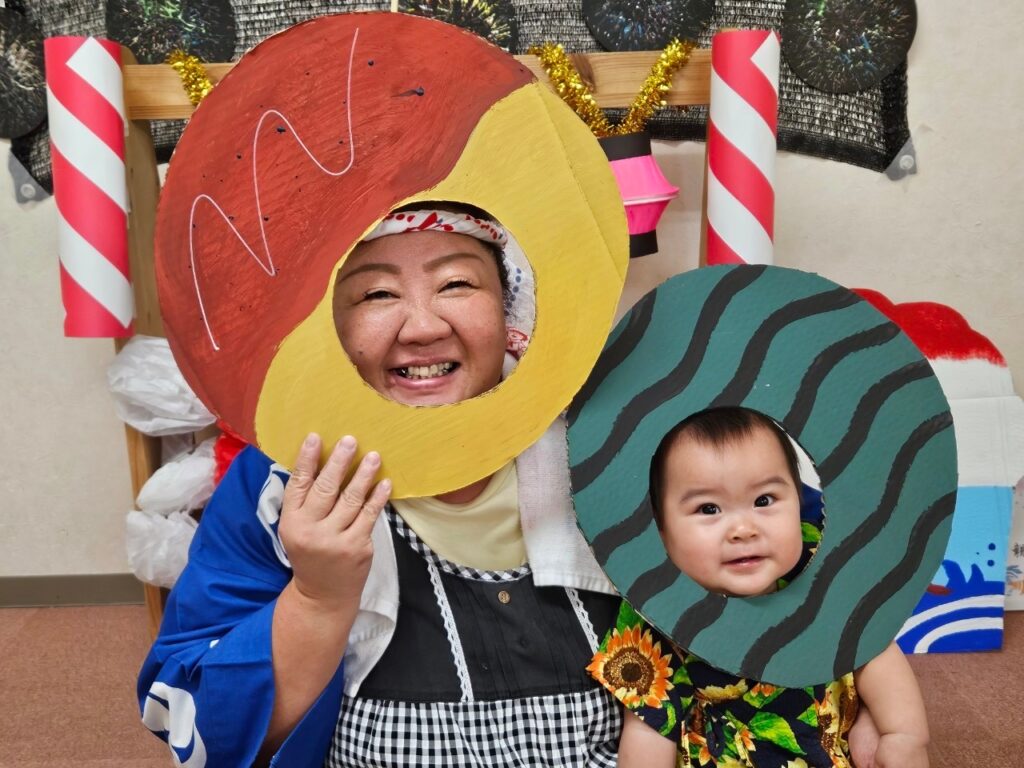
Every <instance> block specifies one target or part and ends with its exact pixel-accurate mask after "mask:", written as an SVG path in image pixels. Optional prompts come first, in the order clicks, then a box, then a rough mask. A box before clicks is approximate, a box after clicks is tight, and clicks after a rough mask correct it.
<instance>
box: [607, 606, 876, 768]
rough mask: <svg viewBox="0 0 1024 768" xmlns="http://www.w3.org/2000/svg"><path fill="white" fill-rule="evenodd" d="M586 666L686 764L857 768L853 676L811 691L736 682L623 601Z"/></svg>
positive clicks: (700, 766) (690, 766)
mask: <svg viewBox="0 0 1024 768" xmlns="http://www.w3.org/2000/svg"><path fill="white" fill-rule="evenodd" d="M663 648H665V649H666V650H665V651H663V650H662V649H663ZM587 671H588V672H590V674H591V675H592V676H593V677H594V679H595V680H597V681H598V682H599V683H601V684H602V685H604V686H605V687H606V688H607V689H608V690H609V691H611V692H612V694H614V696H615V697H616V698H617V699H618V700H619V701H620V702H621V703H622V704H623V706H625V707H626V708H627V709H629V710H630V711H632V712H633V714H635V715H637V716H639V717H640V719H642V720H643V721H644V722H645V723H646V724H647V725H649V726H651V727H652V728H654V729H655V730H656V731H658V732H659V733H660V734H662V735H663V736H665V737H667V738H669V739H671V740H672V741H675V742H676V743H677V744H678V745H679V749H678V753H677V754H678V758H677V765H678V766H680V767H681V768H684V767H685V768H703V767H704V766H741V767H742V766H747V767H748V768H852V765H853V764H852V762H851V761H850V758H849V750H848V747H847V744H846V733H847V731H848V730H849V728H850V725H852V723H853V719H854V717H855V715H856V712H857V694H856V691H855V689H854V685H853V675H852V674H848V675H844V676H843V677H842V678H840V679H839V680H836V681H834V682H832V683H829V684H827V685H816V686H811V687H807V688H782V687H778V686H773V685H768V684H766V683H758V682H757V681H756V680H746V679H743V678H739V677H736V676H735V675H731V674H729V673H728V672H723V671H721V670H719V669H715V668H714V667H712V666H711V665H709V664H707V663H706V662H704V661H702V660H701V659H699V658H698V657H696V656H694V655H693V654H687V653H685V652H682V651H680V649H678V648H676V647H675V646H674V645H672V643H671V642H670V641H669V640H668V639H667V638H664V637H663V636H661V635H659V634H657V633H656V632H655V631H654V630H652V629H651V627H650V626H649V625H648V624H647V623H646V622H645V621H644V620H643V618H641V616H640V615H639V614H637V613H636V611H634V610H633V609H632V607H631V606H630V605H629V604H628V603H626V602H625V601H624V602H623V603H622V607H621V608H620V610H619V616H618V619H617V621H616V626H615V627H614V628H613V629H612V630H610V631H609V632H608V633H607V635H606V636H605V638H604V641H603V642H602V643H601V647H600V648H599V649H598V651H597V653H595V654H594V657H593V660H592V661H591V663H590V666H588V667H587Z"/></svg>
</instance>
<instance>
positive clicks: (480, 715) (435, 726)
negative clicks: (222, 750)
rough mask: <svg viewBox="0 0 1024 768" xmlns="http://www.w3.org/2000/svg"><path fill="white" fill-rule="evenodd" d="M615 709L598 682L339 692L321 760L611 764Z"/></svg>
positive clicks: (337, 764) (386, 766) (387, 764)
mask: <svg viewBox="0 0 1024 768" xmlns="http://www.w3.org/2000/svg"><path fill="white" fill-rule="evenodd" d="M621 729H622V714H621V710H620V708H619V707H618V706H617V705H616V704H615V702H614V700H613V699H611V697H610V696H609V695H608V694H607V693H606V692H605V691H604V690H603V689H597V688H594V689H591V690H588V691H582V692H577V693H572V694H564V695H555V696H536V697H532V698H525V699H508V700H502V701H475V702H438V703H408V702H400V701H382V700H378V699H362V698H350V697H347V696H346V697H345V699H344V701H343V702H342V707H341V714H340V717H339V725H338V729H337V730H336V731H335V736H334V743H333V744H332V746H331V750H330V753H329V754H328V757H327V760H326V762H325V763H324V766H325V768H359V767H361V766H376V767H378V768H391V767H392V766H396V767H397V766H439V767H440V768H478V767H479V768H484V767H485V766H486V767H487V768H492V767H504V766H516V767H517V768H518V767H519V766H537V767H540V766H545V767H546V766H551V767H552V768H555V766H557V767H558V768H605V767H606V766H607V767H608V768H612V766H615V765H616V762H617V758H616V754H617V752H618V743H619V733H620V731H621Z"/></svg>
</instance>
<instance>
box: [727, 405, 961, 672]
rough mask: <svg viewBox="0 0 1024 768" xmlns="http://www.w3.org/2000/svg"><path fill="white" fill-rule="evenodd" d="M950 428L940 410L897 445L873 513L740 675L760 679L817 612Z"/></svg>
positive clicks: (757, 646)
mask: <svg viewBox="0 0 1024 768" xmlns="http://www.w3.org/2000/svg"><path fill="white" fill-rule="evenodd" d="M952 425H953V419H952V417H951V416H950V414H949V411H944V412H943V413H940V414H938V415H936V416H932V417H931V418H930V419H928V420H927V421H924V422H922V423H921V424H919V425H918V426H917V428H916V429H915V430H914V431H913V432H912V433H911V434H910V436H909V437H908V438H907V440H906V442H904V443H903V445H902V446H900V449H899V452H898V453H897V454H896V458H895V459H894V460H893V464H892V469H891V470H890V472H889V477H888V479H887V480H886V483H885V491H884V492H883V493H882V498H881V499H880V500H879V502H878V506H877V507H876V508H875V511H874V512H872V513H871V514H870V515H868V516H867V517H866V518H865V519H864V521H863V522H862V523H861V524H860V525H859V526H858V527H857V529H856V530H855V531H853V532H852V533H851V534H850V535H848V536H847V537H846V538H845V539H844V540H843V541H842V542H841V543H840V544H839V546H838V547H836V548H835V549H834V550H832V551H831V552H829V553H828V555H826V556H825V559H824V562H823V563H822V565H821V570H820V571H819V572H818V573H817V575H816V576H815V579H814V583H813V584H812V585H811V589H810V591H809V592H808V594H807V599H806V600H804V602H803V604H802V605H801V606H800V607H799V608H797V609H796V610H795V611H794V612H793V613H792V614H790V615H789V616H787V617H786V618H785V619H783V620H782V621H780V622H779V623H778V624H776V625H775V626H774V627H771V628H770V629H768V630H767V631H766V632H765V633H764V634H763V635H762V636H761V637H760V638H758V639H757V640H755V641H754V643H753V645H751V647H750V650H749V651H748V652H747V655H746V656H745V657H744V659H743V662H742V673H743V674H744V675H746V676H749V677H754V678H757V679H760V678H761V677H763V676H764V668H765V667H766V666H767V664H768V662H769V661H771V659H772V657H773V656H774V655H775V654H776V653H778V652H779V650H780V649H781V648H782V647H783V646H785V645H786V644H787V643H789V642H790V641H792V640H793V638H794V637H796V636H797V635H798V634H799V633H800V632H801V631H802V630H803V628H804V627H806V626H807V625H808V624H810V623H811V622H812V621H813V620H814V618H815V617H816V616H817V615H818V611H820V610H821V604H822V602H823V601H824V598H825V593H826V592H828V588H829V586H831V584H832V581H833V579H835V577H836V575H837V574H838V573H839V572H840V571H841V570H842V569H843V567H844V566H845V565H846V564H847V563H848V562H849V561H850V559H851V558H852V557H853V556H854V555H855V554H856V553H857V552H858V551H859V550H860V549H862V548H863V547H864V545H865V544H867V542H869V541H871V540H872V539H874V538H875V537H876V536H878V534H879V532H880V531H881V530H882V529H883V528H884V527H885V523H886V521H888V519H889V517H890V516H891V515H892V511H893V509H894V508H895V506H896V502H897V500H898V499H899V495H900V491H901V490H902V488H903V484H904V482H905V481H906V476H907V473H908V472H909V471H910V467H911V465H912V464H913V462H914V458H915V457H916V456H917V454H918V453H919V452H920V451H921V449H922V448H924V446H925V445H926V444H927V443H928V442H929V441H930V440H931V439H932V438H933V437H935V436H936V435H938V434H939V433H941V432H943V431H944V430H946V429H949V428H950V427H952ZM826 493H827V491H826ZM826 535H827V533H826Z"/></svg>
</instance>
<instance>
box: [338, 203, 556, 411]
mask: <svg viewBox="0 0 1024 768" xmlns="http://www.w3.org/2000/svg"><path fill="white" fill-rule="evenodd" d="M432 210H436V211H441V212H442V216H445V215H449V214H450V219H449V220H450V221H453V222H455V227H456V228H455V229H454V231H453V230H451V228H450V227H448V226H444V227H438V226H437V225H436V220H435V224H434V226H427V225H428V224H430V218H431V217H425V216H424V215H423V214H422V213H419V212H423V211H432ZM392 213H393V216H394V218H395V219H401V217H402V216H403V214H407V215H408V216H409V226H408V229H407V230H406V231H402V224H398V227H397V229H398V232H396V233H395V234H391V235H386V236H379V237H376V238H373V239H370V240H367V241H364V242H362V243H360V244H358V245H357V246H356V247H355V249H354V250H353V251H352V253H351V254H350V255H349V257H348V258H347V259H346V260H345V263H344V264H343V265H342V267H341V268H340V269H339V271H338V274H337V278H336V280H335V285H334V296H333V313H334V324H335V329H336V332H337V334H338V338H339V340H340V341H341V346H342V349H343V351H344V353H345V355H346V356H347V357H348V359H349V362H351V363H352V365H353V367H355V369H356V371H357V373H358V374H359V375H360V377H361V378H362V379H363V381H364V382H365V383H366V384H368V385H369V386H370V387H371V388H372V389H374V390H375V391H377V392H378V393H379V394H381V395H382V396H384V397H386V398H388V399H390V400H394V401H395V402H398V403H402V404H405V405H412V406H431V405H435V406H436V405H450V404H453V403H457V402H461V401H463V400H468V399H472V398H474V397H477V396H480V395H483V394H485V393H487V392H489V391H491V390H493V389H495V388H497V387H498V386H499V384H500V382H501V381H502V379H503V378H507V377H508V376H509V375H511V373H512V371H513V370H514V368H515V366H516V364H517V361H518V360H519V359H520V358H521V357H522V356H523V355H524V354H526V351H527V348H528V345H529V339H530V337H531V336H532V333H533V325H534V321H535V316H536V298H535V294H534V281H533V270H532V269H531V267H530V264H529V261H528V260H527V258H526V256H525V254H524V253H523V251H522V249H521V248H520V247H519V245H518V243H517V242H516V241H515V239H514V238H513V237H512V235H511V233H506V234H507V237H508V243H507V244H506V245H505V246H504V248H503V247H502V246H501V245H500V244H498V243H492V242H490V241H489V240H488V239H487V238H486V235H487V230H488V228H489V227H490V226H491V225H492V224H493V225H497V226H498V227H500V226H501V225H500V224H499V223H498V220H497V218H496V217H494V216H492V215H490V214H489V213H487V212H486V211H483V210H482V209H479V208H476V207H474V206H471V205H467V204H463V203H454V202H448V201H441V202H421V203H415V204H410V205H407V206H403V207H401V208H397V209H395V211H393V212H392ZM414 217H415V218H414ZM459 225H466V226H469V227H470V228H471V229H473V230H475V231H476V232H480V231H481V230H483V234H484V236H485V237H477V236H475V234H471V233H459V231H458V227H459ZM506 353H509V354H506Z"/></svg>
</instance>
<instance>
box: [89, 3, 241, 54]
mask: <svg viewBox="0 0 1024 768" xmlns="http://www.w3.org/2000/svg"><path fill="white" fill-rule="evenodd" d="M107 35H108V36H109V37H110V38H111V39H112V40H117V42H119V43H121V45H125V46H127V47H129V48H131V49H132V53H134V54H135V57H136V58H137V59H138V60H139V61H140V62H142V63H145V64H158V63H162V62H163V61H164V59H166V58H167V54H168V53H170V52H171V51H173V50H175V49H177V48H181V49H183V50H185V51H187V52H188V53H191V54H194V55H196V56H198V57H199V58H200V59H202V60H204V61H228V60H229V59H230V58H231V56H232V54H233V53H234V50H235V14H234V11H233V10H232V9H231V3H230V2H228V0H192V1H191V2H190V1H189V0H108V2H107Z"/></svg>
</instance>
